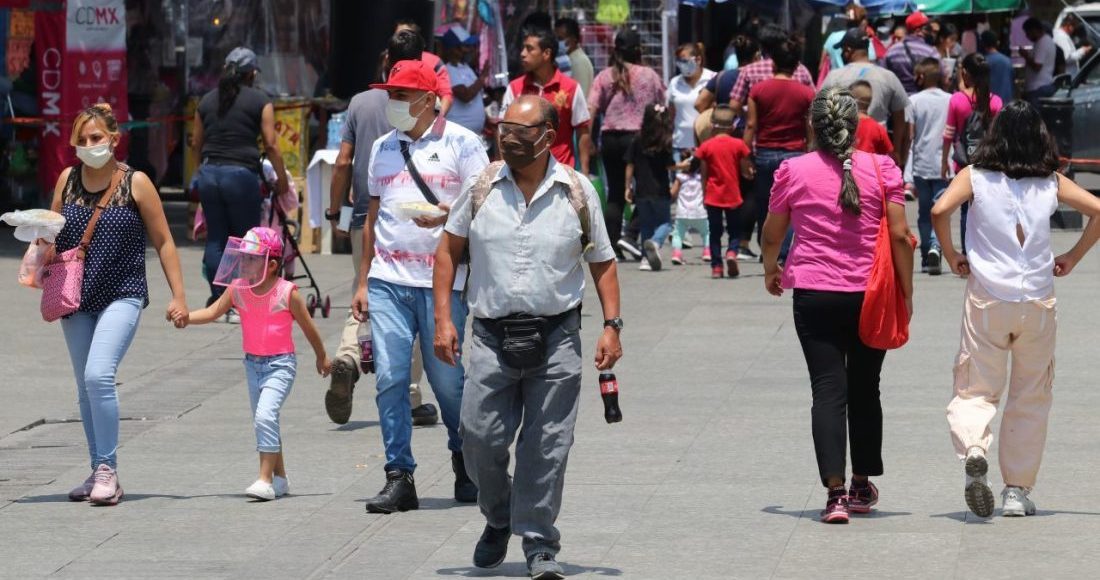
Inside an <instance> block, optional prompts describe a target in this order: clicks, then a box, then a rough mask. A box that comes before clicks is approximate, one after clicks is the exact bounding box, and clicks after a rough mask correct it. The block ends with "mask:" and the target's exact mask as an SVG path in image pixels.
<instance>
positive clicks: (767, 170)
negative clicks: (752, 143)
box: [746, 147, 805, 262]
mask: <svg viewBox="0 0 1100 580" xmlns="http://www.w3.org/2000/svg"><path fill="white" fill-rule="evenodd" d="M800 155H805V152H803V151H788V150H787V149H767V148H763V147H758V148H757V149H756V153H755V155H754V156H753V162H754V163H755V165H756V180H755V181H754V182H753V183H754V185H753V187H754V190H755V192H756V239H757V241H758V242H759V241H760V240H762V239H763V235H764V233H763V232H764V220H765V219H766V218H767V217H768V205H769V204H770V202H771V199H772V186H774V185H775V172H776V170H778V169H779V166H780V165H781V164H782V163H783V162H784V161H786V160H788V159H791V158H793V157H798V156H800ZM751 233H752V232H746V235H748V234H751ZM793 241H794V230H793V229H788V230H787V235H786V236H785V237H784V238H783V245H782V247H780V249H779V261H780V262H784V261H786V260H787V254H788V253H790V251H791V243H792V242H793Z"/></svg>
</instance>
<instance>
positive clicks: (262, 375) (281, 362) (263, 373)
mask: <svg viewBox="0 0 1100 580" xmlns="http://www.w3.org/2000/svg"><path fill="white" fill-rule="evenodd" d="M244 370H245V373H246V374H247V375H248V399H249V402H250V403H251V404H252V426H253V428H254V429H255V430H256V451H259V452H260V453H279V452H281V451H282V450H283V439H282V437H281V436H280V435H279V411H281V410H282V409H283V404H284V403H286V398H287V397H288V396H289V395H290V388H291V387H293V386H294V376H295V375H296V374H297V371H298V362H297V359H296V358H295V357H294V353H290V354H277V355H274V356H257V355H253V354H246V355H244Z"/></svg>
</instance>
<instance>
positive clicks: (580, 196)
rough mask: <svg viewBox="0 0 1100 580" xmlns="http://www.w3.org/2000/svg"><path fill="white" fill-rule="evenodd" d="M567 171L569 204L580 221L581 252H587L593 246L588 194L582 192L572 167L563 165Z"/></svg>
mask: <svg viewBox="0 0 1100 580" xmlns="http://www.w3.org/2000/svg"><path fill="white" fill-rule="evenodd" d="M565 168H566V171H567V172H568V173H569V179H570V182H571V183H570V186H569V205H571V206H573V211H575V212H577V218H579V219H580V221H581V253H588V251H589V250H591V249H592V248H594V247H595V244H593V243H592V218H591V215H590V213H589V210H588V194H586V193H585V192H584V186H583V185H581V180H580V179H579V178H578V177H577V172H576V170H574V169H573V168H572V167H568V166H565Z"/></svg>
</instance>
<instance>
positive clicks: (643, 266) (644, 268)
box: [638, 260, 653, 272]
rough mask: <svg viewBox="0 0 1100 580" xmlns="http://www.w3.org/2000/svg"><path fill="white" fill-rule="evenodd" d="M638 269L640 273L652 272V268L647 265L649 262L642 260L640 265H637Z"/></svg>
mask: <svg viewBox="0 0 1100 580" xmlns="http://www.w3.org/2000/svg"><path fill="white" fill-rule="evenodd" d="M638 269H639V270H641V271H642V272H652V271H653V266H650V265H649V260H642V263H641V264H639V265H638Z"/></svg>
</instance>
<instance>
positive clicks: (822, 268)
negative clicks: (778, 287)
mask: <svg viewBox="0 0 1100 580" xmlns="http://www.w3.org/2000/svg"><path fill="white" fill-rule="evenodd" d="M874 160H877V161H878V164H879V168H880V170H881V171H882V180H883V184H884V186H885V187H886V193H887V199H889V201H890V202H891V203H896V204H898V205H901V206H904V205H905V185H904V183H903V180H902V175H901V170H899V169H898V166H897V165H896V164H895V163H894V160H893V159H891V158H889V157H887V156H885V155H871V154H870V153H863V152H859V151H857V152H856V153H855V155H854V157H853V158H852V172H853V175H854V176H855V180H856V185H858V186H859V191H860V196H859V205H860V209H861V211H860V215H858V216H857V215H852V214H850V213H848V212H846V211H844V210H842V209H841V207H840V201H839V200H840V183H841V176H842V172H841V167H840V163H839V162H838V161H837V160H836V158H835V157H832V156H829V155H825V154H823V153H821V152H819V151H815V152H813V153H807V154H806V155H802V156H800V157H795V158H793V159H788V160H786V161H784V162H783V164H782V165H780V166H779V169H778V170H776V172H775V185H774V186H773V187H772V195H771V201H770V203H769V205H768V211H770V212H772V213H777V214H788V215H790V217H791V227H793V228H794V245H793V246H792V247H791V251H790V254H789V255H788V256H787V261H786V263H785V264H784V266H783V287H784V288H798V289H803V290H824V291H831V292H863V291H865V290H866V289H867V279H868V278H869V277H870V275H871V263H872V262H873V261H874V254H875V241H876V240H877V239H878V230H879V222H880V220H881V219H882V215H883V209H884V208H883V206H882V190H881V189H880V188H879V183H878V177H877V176H876V175H875V166H874V162H873V161H874Z"/></svg>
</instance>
